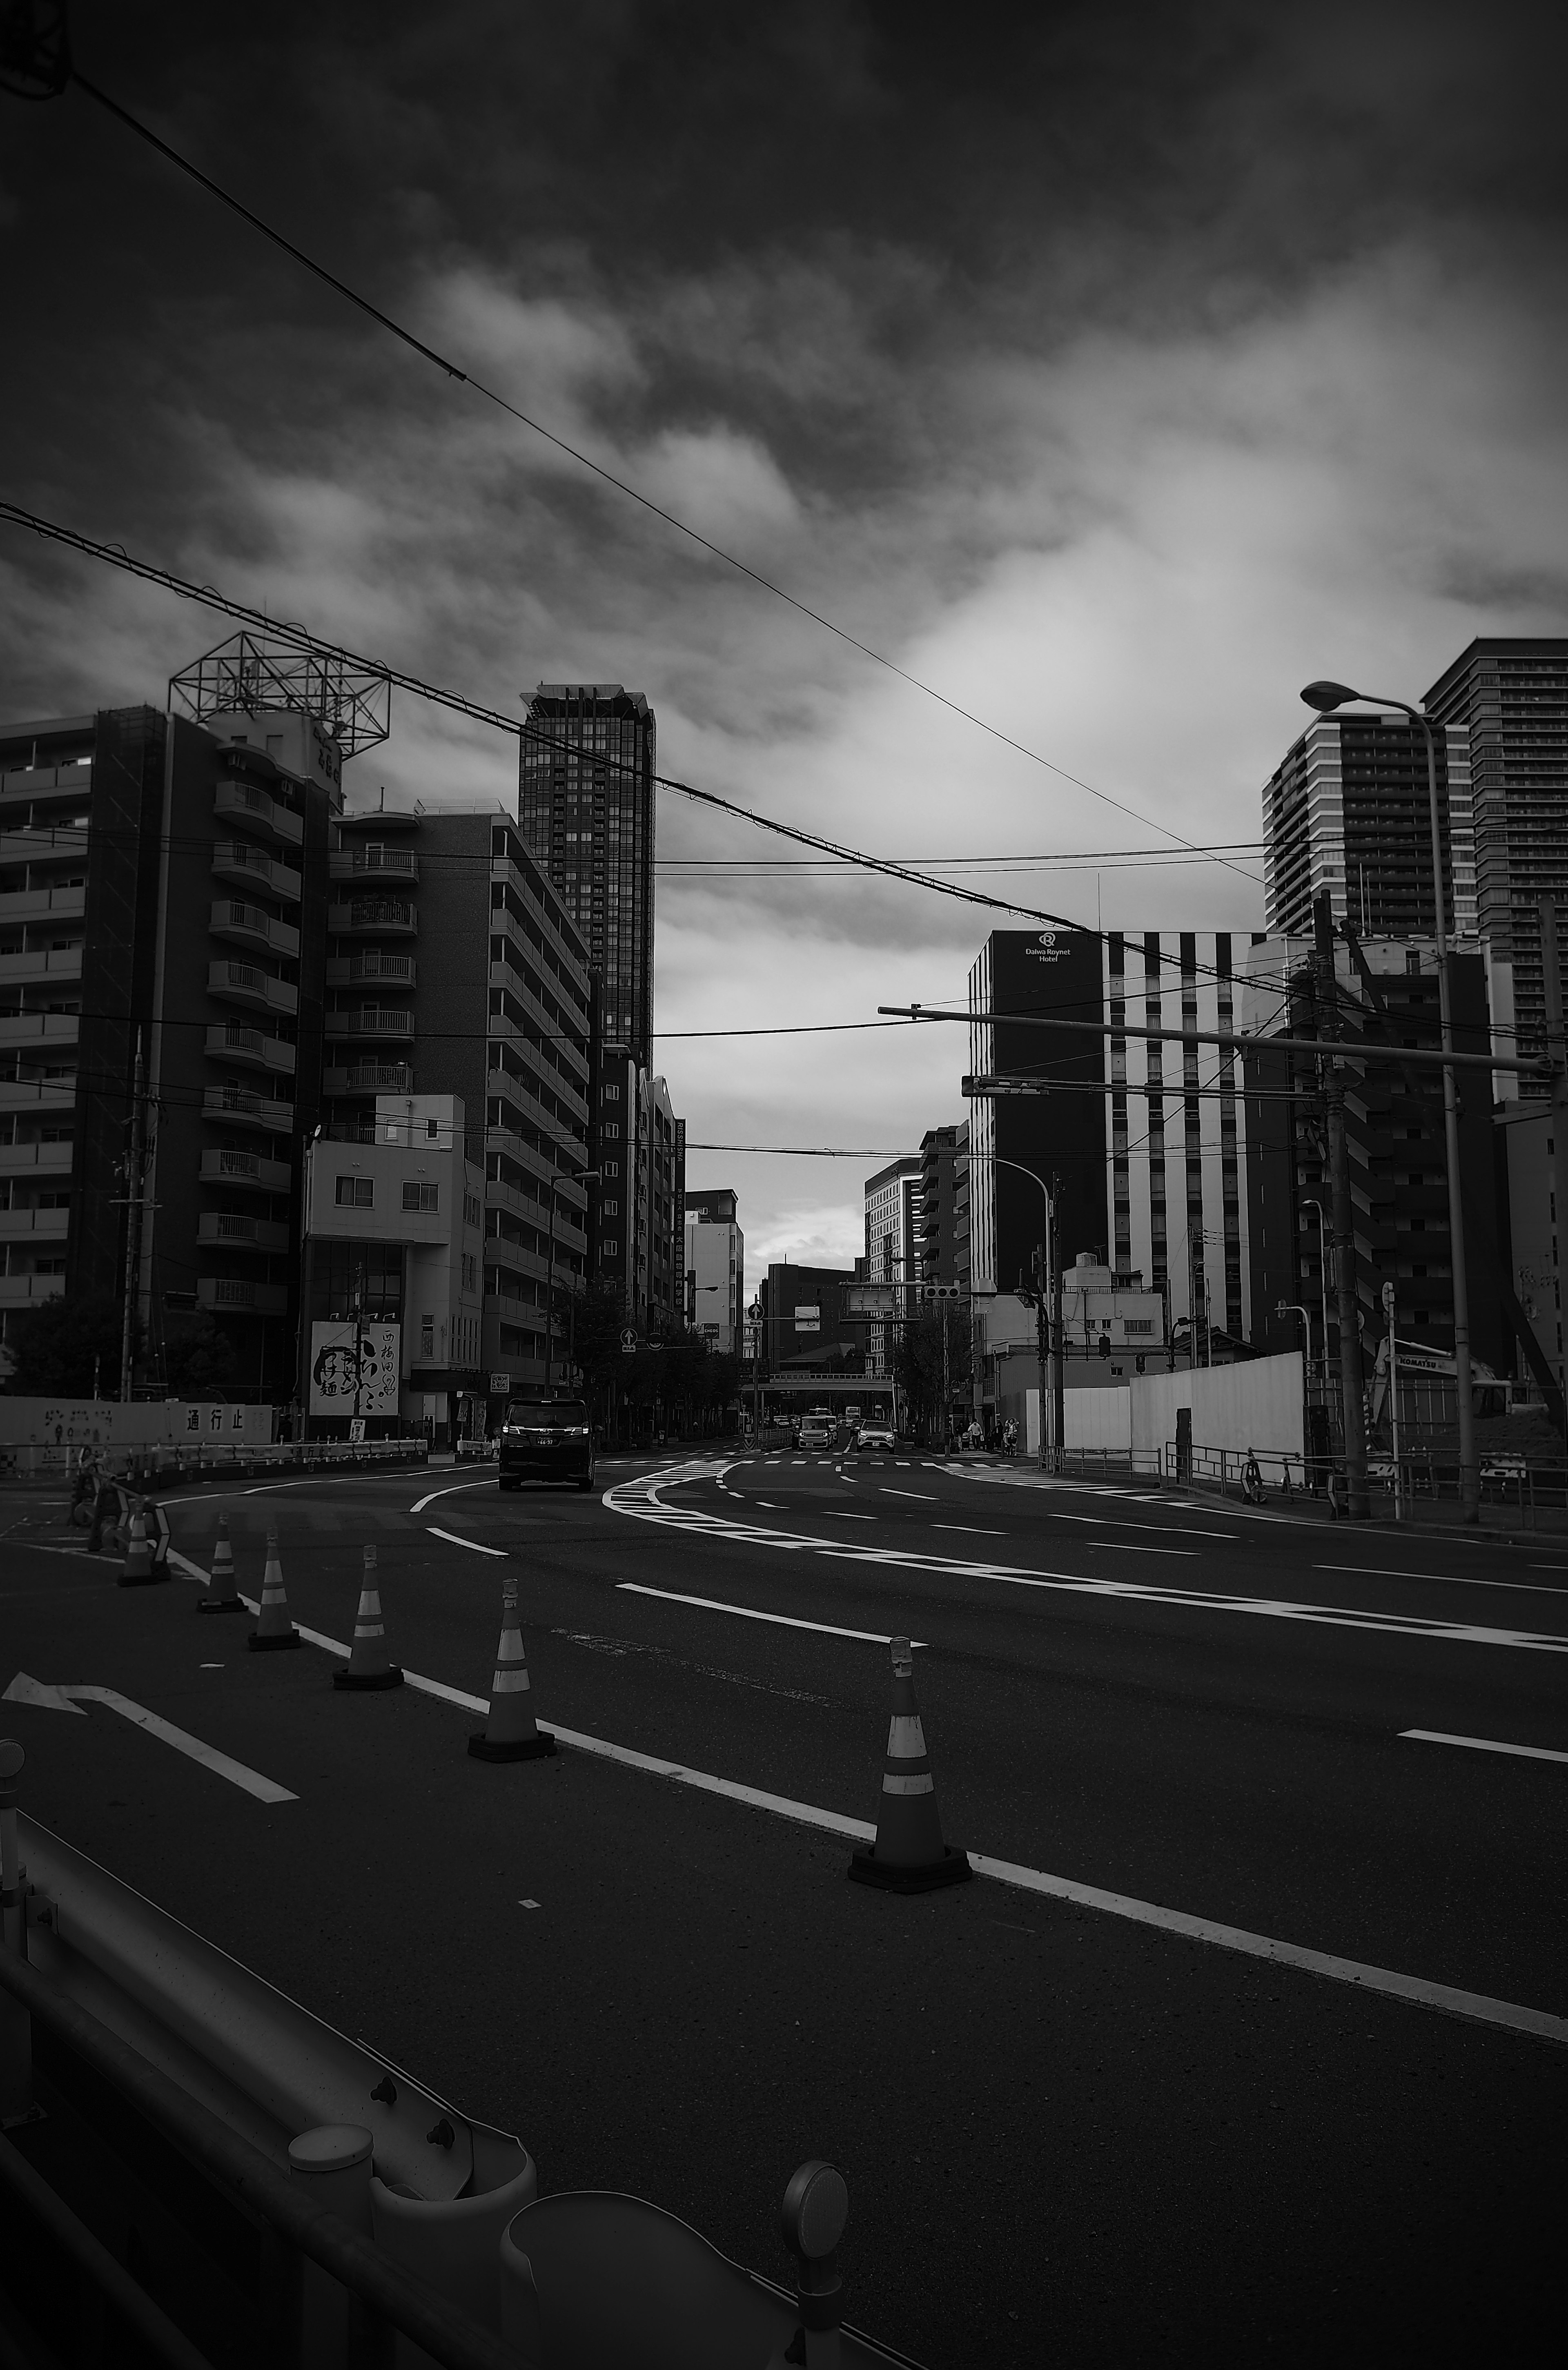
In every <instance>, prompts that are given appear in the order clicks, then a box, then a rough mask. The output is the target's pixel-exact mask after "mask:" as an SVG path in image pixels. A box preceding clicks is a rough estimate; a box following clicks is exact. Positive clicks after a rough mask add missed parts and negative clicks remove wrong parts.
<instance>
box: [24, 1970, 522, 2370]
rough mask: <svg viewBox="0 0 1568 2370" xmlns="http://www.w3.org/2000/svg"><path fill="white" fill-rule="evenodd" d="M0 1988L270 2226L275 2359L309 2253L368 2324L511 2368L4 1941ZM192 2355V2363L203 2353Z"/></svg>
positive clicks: (294, 2336) (452, 2355) (500, 2369)
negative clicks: (277, 2311) (277, 2321)
mask: <svg viewBox="0 0 1568 2370" xmlns="http://www.w3.org/2000/svg"><path fill="white" fill-rule="evenodd" d="M0 1987H3V1988H4V1989H5V1990H6V1991H7V1992H9V1993H10V1995H11V1996H12V1998H13V1999H15V2000H17V2002H18V2003H19V2004H20V2006H21V2007H22V2008H25V2009H26V2010H27V2012H28V2014H29V2016H30V2017H31V2018H32V2019H34V2021H35V2022H36V2023H37V2024H39V2025H40V2026H41V2027H42V2028H43V2030H44V2031H46V2032H49V2033H52V2035H53V2036H54V2037H55V2039H56V2040H58V2041H59V2042H62V2043H63V2045H64V2047H65V2048H66V2049H68V2050H70V2051H71V2052H72V2053H73V2054H75V2056H77V2057H78V2058H80V2059H81V2060H82V2061H83V2062H84V2063H85V2064H86V2065H89V2066H91V2068H92V2069H93V2071H94V2072H95V2073H96V2074H98V2075H99V2076H100V2077H102V2078H103V2079H104V2080H105V2081H107V2082H108V2083H109V2084H110V2086H111V2087H112V2088H114V2089H115V2090H116V2091H118V2092H119V2094H120V2096H121V2098H122V2099H123V2100H126V2101H127V2102H128V2103H129V2104H130V2105H131V2106H132V2107H133V2108H134V2109H135V2110H136V2111H137V2112H138V2113H139V2114H141V2115H142V2116H144V2118H145V2120H146V2121H147V2122H148V2123H151V2124H152V2125H153V2127H154V2128H155V2129H156V2131H158V2132H160V2133H161V2134H163V2136H164V2137H165V2138H166V2139H167V2141H169V2143H170V2144H171V2145H172V2146H174V2147H175V2148H177V2149H178V2150H179V2154H180V2155H181V2156H183V2157H185V2158H186V2160H187V2161H188V2162H189V2163H190V2164H192V2165H194V2166H195V2167H196V2169H198V2170H199V2171H200V2172H202V2174H203V2175H204V2176H205V2177H206V2178H207V2179H208V2180H211V2181H212V2182H213V2183H214V2184H215V2185H216V2186H217V2187H218V2188H219V2189H220V2190H222V2191H223V2192H225V2194H226V2195H228V2196H229V2197H230V2198H231V2199H232V2200H234V2201H235V2202H236V2203H238V2204H239V2205H240V2206H241V2207H242V2208H244V2209H245V2210H247V2211H248V2213H249V2214H250V2215H254V2216H255V2217H257V2218H258V2219H259V2221H261V2222H262V2223H263V2224H264V2225H265V2226H266V2227H267V2228H268V2229H269V2230H271V2232H273V2233H274V2234H275V2236H276V2238H278V2240H279V2241H281V2248H280V2255H279V2260H277V2261H275V2262H274V2264H273V2265H272V2267H271V2272H272V2282H273V2285H274V2296H273V2302H274V2304H275V2305H276V2306H277V2307H280V2308H281V2315H282V2321H283V2330H282V2353H281V2356H280V2358H281V2359H282V2361H284V2362H286V2363H291V2364H292V2363H295V2362H297V2361H299V2359H300V2347H301V2342H302V2328H301V2322H302V2295H301V2290H302V2281H301V2276H300V2274H301V2270H302V2263H301V2258H303V2257H308V2258H309V2260H310V2261H312V2262H315V2263H318V2264H319V2265H320V2266H321V2269H322V2270H323V2271H324V2272H328V2273H329V2276H330V2277H331V2278H333V2279H335V2280H336V2281H338V2282H339V2284H340V2285H341V2286H343V2287H344V2288H346V2289H347V2290H348V2292H349V2294H350V2295H351V2296H353V2297H355V2298H357V2299H358V2301H359V2303H360V2305H361V2306H363V2307H365V2309H366V2311H367V2312H368V2313H369V2315H370V2317H371V2323H372V2329H373V2330H374V2329H375V2327H376V2326H377V2325H379V2326H380V2327H382V2328H386V2329H393V2330H398V2332H399V2333H400V2334H401V2335H403V2336H405V2337H407V2338H409V2339H410V2340H411V2341H413V2342H414V2343H415V2344H417V2345H420V2346H422V2348H423V2349H424V2351H425V2352H426V2353H428V2354H429V2355H430V2356H431V2357H432V2360H433V2361H435V2362H437V2363H439V2364H441V2365H442V2370H517V2356H516V2355H515V2354H514V2353H513V2352H512V2350H511V2349H510V2347H508V2346H505V2345H503V2344H502V2342H501V2341H499V2340H498V2339H497V2338H494V2337H492V2336H490V2333H489V2332H488V2331H487V2330H482V2329H479V2328H478V2327H476V2326H475V2324H474V2323H473V2322H472V2321H470V2320H468V2319H467V2318H465V2316H464V2315H462V2314H460V2313H458V2312H456V2311H455V2309H454V2308H453V2307H451V2306H450V2305H448V2304H445V2303H444V2302H443V2300H442V2299H441V2298H440V2297H439V2296H436V2295H433V2294H432V2292H431V2291H430V2290H429V2289H427V2288H426V2287H425V2286H424V2285H423V2284H422V2283H421V2282H420V2281H417V2280H415V2279H413V2278H411V2277H410V2276H409V2274H408V2273H407V2272H402V2271H399V2270H398V2267H397V2266H396V2265H395V2264H394V2263H392V2262H390V2261H388V2260H387V2258H386V2255H384V2254H383V2253H381V2252H380V2250H379V2249H377V2248H376V2247H375V2245H374V2244H373V2243H372V2241H371V2240H370V2239H368V2238H363V2237H362V2236H361V2235H360V2233H359V2232H358V2231H357V2230H353V2229H351V2227H350V2226H349V2225H348V2224H347V2223H346V2222H344V2221H341V2220H340V2218H339V2217H338V2215H335V2214H329V2213H324V2212H323V2211H322V2210H321V2208H320V2207H319V2206H317V2205H315V2204H313V2203H310V2202H309V2201H308V2199H307V2198H306V2197H304V2196H302V2194H301V2193H300V2192H299V2191H298V2190H297V2189H296V2188H295V2187H294V2185H293V2183H292V2182H291V2181H290V2180H289V2179H288V2177H287V2176H286V2175H285V2174H283V2173H281V2172H279V2171H278V2170H277V2169H276V2168H275V2167H274V2166H273V2165H271V2164H270V2163H269V2162H268V2160H267V2158H266V2157H264V2156H263V2155H262V2154H261V2153H260V2151H259V2149H257V2148H254V2147H252V2146H250V2145H249V2143H248V2141H246V2140H243V2139H241V2138H240V2137H239V2136H238V2134H236V2133H234V2132H231V2131H230V2130H229V2129H228V2128H227V2126H226V2125H225V2123H221V2122H220V2121H219V2119H218V2118H217V2116H216V2115H214V2114H213V2113H211V2112H210V2111H209V2110H208V2109H207V2108H205V2107H203V2106H201V2105H199V2104H198V2102H197V2101H196V2100H193V2099H191V2098H190V2097H188V2096H187V2094H186V2093H185V2092H184V2091H183V2090H181V2089H180V2088H179V2086H178V2084H176V2083H175V2082H173V2081H171V2080H170V2078H169V2077H168V2076H167V2075H166V2074H161V2073H159V2072H158V2071H157V2069H156V2067H155V2066H152V2065H148V2064H147V2063H146V2061H145V2060H144V2058H143V2057H141V2056H140V2055H139V2054H138V2053H137V2052H136V2051H135V2050H133V2048H131V2047H130V2045H129V2044H128V2043H127V2042H123V2041H121V2040H120V2039H118V2038H117V2036H116V2035H115V2034H114V2033H112V2032H110V2030H109V2029H108V2027H107V2026H106V2025H103V2024H100V2023H99V2022H98V2019H97V2018H96V2017H93V2016H89V2015H88V2014H87V2012H86V2009H85V2008H78V2007H77V2006H75V2003H74V2002H72V2001H70V2000H67V1999H65V1998H63V1996H62V1995H61V1994H60V1993H58V1992H57V1991H56V1990H55V1988H54V1986H53V1985H52V1984H51V1983H49V1982H47V1981H46V1980H45V1979H44V1977H43V1976H42V1975H40V1973H38V1972H37V1970H36V1969H35V1968H33V1967H30V1966H29V1964H28V1963H27V1962H26V1960H24V1959H21V1958H19V1957H18V1956H17V1953H16V1952H15V1951H14V1950H6V1949H3V1948H0ZM117 2268H118V2267H117ZM165 2358H166V2359H171V2360H172V2359H175V2358H176V2357H174V2356H166V2357H165ZM185 2358H186V2359H187V2360H190V2359H191V2358H192V2357H191V2356H187V2357H185ZM193 2358H194V2361H195V2362H196V2363H200V2362H201V2358H202V2357H201V2356H200V2355H199V2354H194V2356H193Z"/></svg>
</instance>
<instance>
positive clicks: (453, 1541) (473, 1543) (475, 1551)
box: [425, 1523, 511, 1556]
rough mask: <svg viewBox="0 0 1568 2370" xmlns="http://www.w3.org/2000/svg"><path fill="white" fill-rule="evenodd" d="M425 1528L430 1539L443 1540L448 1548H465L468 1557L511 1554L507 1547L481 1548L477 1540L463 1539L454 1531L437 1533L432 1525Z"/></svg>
mask: <svg viewBox="0 0 1568 2370" xmlns="http://www.w3.org/2000/svg"><path fill="white" fill-rule="evenodd" d="M425 1527H426V1529H427V1530H428V1531H429V1533H430V1536H431V1537H432V1539H445V1540H446V1541H447V1543H448V1545H449V1546H452V1547H467V1550H468V1552H469V1554H470V1555H488V1556H504V1555H507V1554H509V1553H510V1552H511V1550H510V1549H509V1548H507V1547H482V1546H481V1545H480V1543H479V1541H478V1539H466V1538H463V1537H462V1536H460V1535H459V1534H458V1533H457V1532H456V1531H438V1530H437V1529H436V1526H435V1524H433V1523H428V1524H426V1525H425Z"/></svg>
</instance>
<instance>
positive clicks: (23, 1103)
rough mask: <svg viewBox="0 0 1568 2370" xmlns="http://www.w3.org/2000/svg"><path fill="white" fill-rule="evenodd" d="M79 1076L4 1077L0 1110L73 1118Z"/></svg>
mask: <svg viewBox="0 0 1568 2370" xmlns="http://www.w3.org/2000/svg"><path fill="white" fill-rule="evenodd" d="M75 1099H76V1078H75V1072H74V1071H73V1072H72V1074H71V1076H69V1077H68V1078H0V1111H6V1112H11V1111H18V1112H20V1111H27V1112H30V1113H31V1114H32V1115H33V1116H35V1117H37V1118H40V1119H49V1120H63V1119H69V1118H70V1117H71V1112H72V1107H73V1105H74V1104H75Z"/></svg>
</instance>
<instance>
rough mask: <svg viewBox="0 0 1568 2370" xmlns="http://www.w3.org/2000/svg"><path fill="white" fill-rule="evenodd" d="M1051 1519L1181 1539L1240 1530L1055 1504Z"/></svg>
mask: <svg viewBox="0 0 1568 2370" xmlns="http://www.w3.org/2000/svg"><path fill="white" fill-rule="evenodd" d="M1050 1519H1051V1520H1052V1522H1054V1523H1092V1524H1094V1525H1095V1527H1096V1528H1097V1529H1100V1530H1104V1529H1110V1530H1113V1531H1169V1532H1170V1533H1171V1535H1172V1536H1173V1537H1176V1538H1179V1539H1234V1538H1239V1536H1240V1533H1239V1531H1200V1530H1199V1529H1198V1527H1197V1525H1196V1524H1193V1523H1124V1522H1122V1521H1120V1520H1119V1519H1118V1518H1117V1516H1116V1515H1114V1514H1069V1513H1067V1511H1066V1507H1056V1506H1054V1507H1053V1508H1052V1510H1051V1517H1050Z"/></svg>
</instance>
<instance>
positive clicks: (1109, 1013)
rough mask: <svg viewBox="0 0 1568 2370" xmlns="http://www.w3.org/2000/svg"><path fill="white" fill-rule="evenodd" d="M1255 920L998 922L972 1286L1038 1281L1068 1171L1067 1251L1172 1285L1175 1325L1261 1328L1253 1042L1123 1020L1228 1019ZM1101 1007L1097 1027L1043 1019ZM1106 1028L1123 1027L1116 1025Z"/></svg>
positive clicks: (974, 1184)
mask: <svg viewBox="0 0 1568 2370" xmlns="http://www.w3.org/2000/svg"><path fill="white" fill-rule="evenodd" d="M1250 944H1251V935H1250V934H1246V933H1232V932H1228V931H1217V932H1216V931H1191V930H1182V931H1175V930H1170V931H1163V932H1161V931H1158V930H1154V931H1147V932H1145V933H1143V934H1142V935H1135V934H1134V933H1132V932H1124V931H1115V930H1113V931H1107V932H1106V933H1105V934H1104V936H1103V937H1101V934H1100V933H1098V932H1096V931H1093V930H1069V929H1050V930H997V931H994V932H993V933H992V935H991V937H990V938H989V939H987V941H986V946H985V948H984V949H983V950H982V952H981V955H980V958H979V960H978V961H977V962H976V963H975V965H974V970H973V972H971V974H970V998H969V1009H970V1014H971V1029H970V1060H971V1068H972V1073H973V1076H974V1078H975V1079H977V1080H980V1079H983V1080H986V1081H988V1082H995V1085H999V1086H1001V1087H1008V1086H1016V1087H1022V1088H1023V1089H1024V1091H1022V1092H1001V1093H997V1092H995V1091H987V1092H986V1093H984V1094H976V1095H975V1096H974V1099H972V1101H971V1105H970V1147H969V1153H970V1157H969V1187H970V1241H971V1265H972V1289H973V1290H974V1292H975V1293H976V1294H987V1293H997V1292H1001V1293H1007V1292H1012V1291H1014V1290H1015V1289H1016V1288H1017V1285H1018V1283H1019V1282H1020V1279H1021V1280H1025V1281H1027V1280H1028V1279H1029V1277H1030V1276H1031V1275H1032V1271H1033V1259H1034V1253H1035V1251H1036V1249H1037V1248H1039V1246H1040V1245H1041V1242H1042V1239H1043V1227H1044V1223H1045V1221H1044V1205H1045V1195H1046V1194H1047V1193H1048V1192H1049V1191H1051V1189H1052V1187H1053V1184H1055V1189H1056V1191H1055V1221H1056V1239H1055V1247H1054V1248H1055V1259H1056V1261H1057V1263H1058V1264H1059V1265H1060V1266H1061V1267H1063V1268H1071V1267H1072V1266H1073V1265H1074V1264H1075V1262H1076V1261H1077V1260H1078V1257H1079V1255H1080V1254H1081V1253H1085V1252H1087V1253H1089V1254H1090V1257H1091V1258H1092V1259H1093V1260H1095V1261H1096V1262H1098V1263H1101V1264H1103V1265H1105V1266H1107V1267H1109V1268H1110V1269H1111V1271H1112V1272H1113V1275H1114V1276H1115V1277H1117V1278H1120V1279H1122V1280H1124V1281H1126V1280H1128V1279H1130V1278H1131V1277H1133V1276H1134V1275H1136V1276H1139V1277H1141V1278H1142V1279H1143V1280H1144V1282H1145V1283H1147V1284H1149V1285H1150V1286H1152V1287H1154V1288H1156V1289H1163V1290H1166V1291H1167V1292H1168V1294H1169V1305H1170V1311H1171V1317H1172V1322H1173V1323H1175V1322H1178V1321H1182V1320H1185V1319H1189V1318H1191V1317H1193V1316H1195V1317H1196V1318H1197V1321H1198V1326H1199V1329H1206V1328H1209V1327H1212V1328H1213V1329H1216V1330H1223V1331H1225V1332H1227V1333H1228V1334H1230V1335H1231V1336H1232V1337H1233V1338H1236V1339H1239V1340H1245V1339H1247V1338H1249V1337H1250V1335H1251V1330H1252V1320H1253V1308H1252V1287H1251V1268H1250V1262H1249V1258H1248V1248H1247V1226H1248V1218H1247V1194H1246V1173H1247V1161H1248V1137H1247V1119H1246V1112H1245V1109H1244V1103H1243V1097H1242V1091H1241V1082H1240V1078H1239V1065H1238V1063H1237V1061H1236V1059H1235V1057H1234V1056H1233V1055H1231V1054H1229V1053H1224V1052H1222V1051H1219V1050H1217V1049H1216V1048H1215V1047H1213V1046H1202V1047H1200V1046H1196V1045H1194V1046H1183V1045H1180V1044H1172V1043H1168V1042H1164V1041H1160V1040H1159V1039H1158V1038H1155V1039H1150V1038H1145V1037H1135V1036H1131V1035H1128V1036H1125V1037H1121V1036H1116V1035H1113V1034H1110V1033H1109V1032H1110V1031H1113V1030H1114V1029H1115V1028H1116V1025H1117V1023H1118V1022H1121V1023H1124V1024H1125V1025H1126V1026H1127V1027H1129V1028H1130V1029H1156V1030H1176V1031H1178V1032H1180V1031H1181V1030H1182V1029H1190V1030H1200V1029H1201V1030H1208V1031H1211V1032H1214V1033H1218V1032H1220V1031H1222V1030H1228V1029H1230V1028H1232V1027H1233V1026H1234V1025H1235V1018H1236V1001H1235V998H1236V971H1237V966H1238V963H1239V959H1240V958H1241V957H1242V956H1243V955H1244V953H1245V950H1246V949H1247V947H1248V946H1249V945H1250ZM1032 1015H1039V1016H1040V1018H1042V1019H1043V1020H1046V1021H1053V1020H1064V1019H1074V1020H1084V1021H1092V1022H1093V1023H1094V1024H1095V1030H1094V1031H1093V1032H1092V1033H1090V1031H1087V1030H1086V1031H1085V1032H1084V1033H1082V1034H1081V1035H1080V1034H1079V1033H1078V1032H1077V1031H1076V1030H1074V1031H1063V1030H1055V1029H1051V1028H1037V1027H1034V1026H1032V1025H1031V1016H1032ZM1101 1029H1103V1030H1105V1031H1106V1032H1107V1033H1105V1034H1101V1033H1100V1031H1101Z"/></svg>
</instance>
